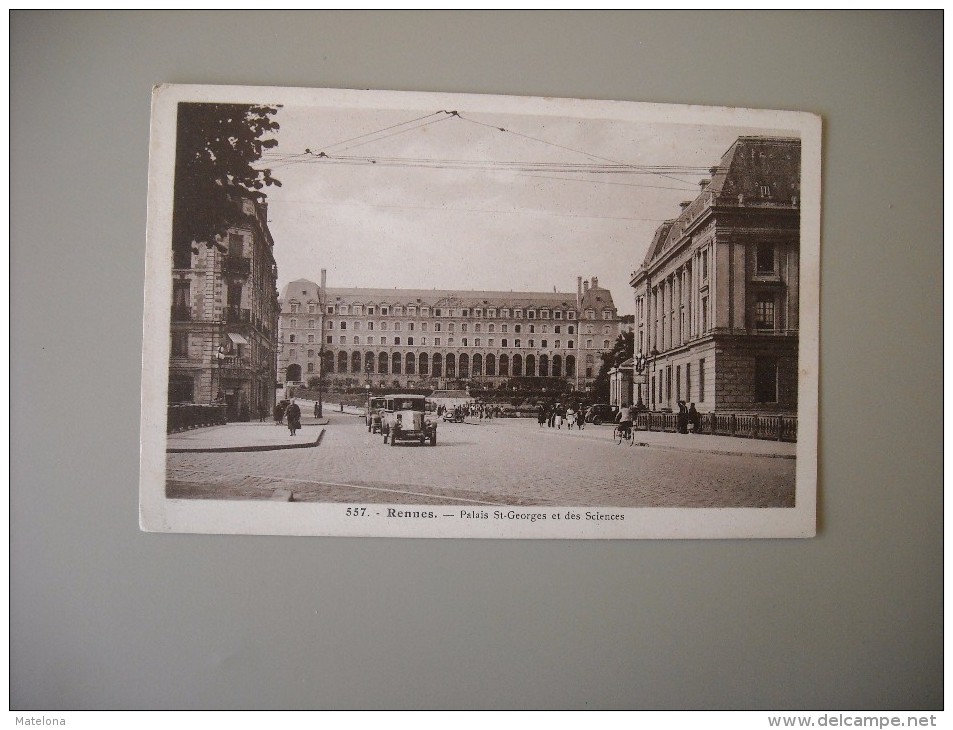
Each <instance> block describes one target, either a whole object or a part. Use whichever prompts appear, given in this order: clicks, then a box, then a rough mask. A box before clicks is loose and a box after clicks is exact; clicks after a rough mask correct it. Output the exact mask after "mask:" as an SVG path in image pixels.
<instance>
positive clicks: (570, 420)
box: [566, 403, 576, 431]
mask: <svg viewBox="0 0 953 730" xmlns="http://www.w3.org/2000/svg"><path fill="white" fill-rule="evenodd" d="M574 425H576V409H575V408H573V407H572V403H570V404H569V407H568V408H567V409H566V430H567V431H572V427H573V426H574Z"/></svg>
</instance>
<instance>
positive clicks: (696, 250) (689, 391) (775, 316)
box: [629, 137, 801, 413]
mask: <svg viewBox="0 0 953 730" xmlns="http://www.w3.org/2000/svg"><path fill="white" fill-rule="evenodd" d="M710 172H711V179H710V180H703V181H702V182H701V191H700V194H699V195H698V197H696V198H695V199H694V200H692V201H689V202H686V203H683V204H682V212H681V214H680V215H679V216H678V217H677V218H675V219H673V220H669V221H666V222H665V223H663V224H662V225H661V226H660V227H659V228H658V229H657V230H656V232H655V235H654V237H653V239H652V243H651V245H650V246H649V249H648V253H647V254H646V256H645V260H644V262H643V263H642V266H640V267H639V268H638V269H637V270H636V271H635V272H633V274H632V277H631V279H630V282H629V283H630V285H631V286H632V287H633V289H634V293H635V312H636V314H635V351H636V353H642V354H644V355H645V358H646V367H645V370H644V372H643V374H642V375H641V377H640V376H639V375H638V374H636V378H635V384H634V386H633V391H634V392H633V397H634V399H635V401H636V402H639V401H641V402H642V403H644V404H645V405H646V406H648V407H649V408H650V409H651V410H666V409H672V410H677V402H678V401H679V400H684V401H686V402H694V403H695V404H696V406H697V407H698V409H699V410H701V411H703V412H704V411H732V412H744V411H749V412H775V413H793V412H796V410H797V381H798V374H797V357H798V301H799V300H798V281H799V269H800V258H799V255H800V245H799V240H800V172H801V143H800V140H798V139H794V138H773V137H739V138H738V139H737V140H736V141H735V143H734V144H733V145H732V146H731V147H730V148H729V149H728V151H727V152H726V153H725V154H724V156H723V157H722V159H721V161H720V162H719V164H718V165H717V166H716V167H712V168H711V169H710Z"/></svg>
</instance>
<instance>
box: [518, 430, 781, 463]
mask: <svg viewBox="0 0 953 730" xmlns="http://www.w3.org/2000/svg"><path fill="white" fill-rule="evenodd" d="M549 431H552V429H546V431H545V432H540V431H535V432H534V433H536V435H537V436H540V435H542V433H548V432H549ZM558 434H559V432H558V431H557V432H556V433H555V434H553V435H554V436H555V435H558ZM573 438H582V439H586V440H588V441H602V442H604V443H610V444H613V445H615V444H614V442H613V441H612V440H611V439H603V438H599V437H597V436H575V437H573ZM632 446H640V447H642V448H645V449H662V450H663V451H682V452H685V453H689V454H716V455H718V456H753V457H755V458H758V459H797V455H796V454H764V453H758V452H751V451H728V450H726V449H691V448H686V447H684V446H672V445H670V444H652V443H648V442H646V441H635V442H634V443H633V444H632Z"/></svg>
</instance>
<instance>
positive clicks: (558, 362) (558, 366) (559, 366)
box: [553, 355, 563, 378]
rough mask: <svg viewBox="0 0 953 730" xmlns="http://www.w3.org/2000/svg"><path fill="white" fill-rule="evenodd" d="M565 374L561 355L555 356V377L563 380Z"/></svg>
mask: <svg viewBox="0 0 953 730" xmlns="http://www.w3.org/2000/svg"><path fill="white" fill-rule="evenodd" d="M562 374H563V359H562V358H561V357H560V356H559V355H553V377H554V378H561V377H562Z"/></svg>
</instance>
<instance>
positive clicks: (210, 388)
mask: <svg viewBox="0 0 953 730" xmlns="http://www.w3.org/2000/svg"><path fill="white" fill-rule="evenodd" d="M273 247H274V241H273V239H272V237H271V232H270V231H269V230H268V223H267V206H266V205H265V204H264V203H256V202H254V201H252V200H245V201H243V203H242V215H241V217H240V219H239V220H237V221H236V222H235V224H234V225H233V226H232V227H231V228H230V229H229V230H228V232H227V233H226V234H225V235H224V236H221V237H220V238H219V239H218V240H217V241H215V242H212V243H210V244H206V243H200V244H196V245H193V246H192V247H191V252H189V250H188V249H186V250H185V251H184V252H180V253H179V255H177V256H176V257H175V261H174V262H173V269H172V324H171V336H172V343H171V351H170V359H169V402H170V403H212V402H216V401H217V402H224V403H225V405H226V413H227V417H228V419H229V420H247V419H248V418H251V417H255V416H257V415H258V414H259V412H260V411H261V410H262V409H264V410H265V412H266V413H267V412H270V409H271V406H272V405H273V404H274V400H275V381H276V371H275V362H276V360H275V355H276V351H275V348H276V344H277V327H278V291H277V288H276V281H277V274H278V272H277V268H276V266H275V257H274V254H273V252H272V249H273Z"/></svg>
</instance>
